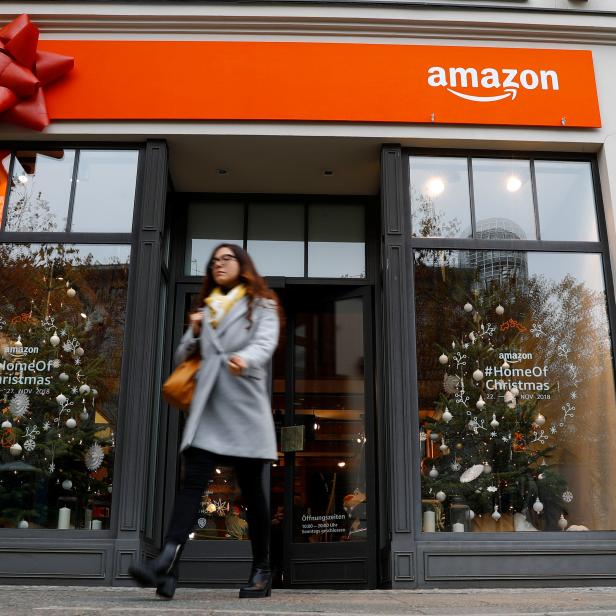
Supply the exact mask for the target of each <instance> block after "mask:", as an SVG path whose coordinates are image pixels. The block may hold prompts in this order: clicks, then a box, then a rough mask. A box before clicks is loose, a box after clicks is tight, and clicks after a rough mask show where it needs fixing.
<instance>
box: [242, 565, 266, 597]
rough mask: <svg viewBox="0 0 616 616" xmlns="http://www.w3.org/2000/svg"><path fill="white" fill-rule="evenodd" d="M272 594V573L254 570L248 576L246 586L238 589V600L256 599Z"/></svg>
mask: <svg viewBox="0 0 616 616" xmlns="http://www.w3.org/2000/svg"><path fill="white" fill-rule="evenodd" d="M271 594H272V572H271V571H270V570H269V569H260V568H258V567H257V568H255V569H253V570H252V573H251V574H250V579H249V580H248V585H247V586H243V587H242V588H240V599H258V598H261V597H269V596H270V595H271Z"/></svg>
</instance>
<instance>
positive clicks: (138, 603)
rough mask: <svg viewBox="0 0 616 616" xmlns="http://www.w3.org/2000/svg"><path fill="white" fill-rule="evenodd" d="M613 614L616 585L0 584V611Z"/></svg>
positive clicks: (63, 614) (4, 614)
mask: <svg viewBox="0 0 616 616" xmlns="http://www.w3.org/2000/svg"><path fill="white" fill-rule="evenodd" d="M103 614H105V615H106V614H110V615H113V616H121V615H122V614H127V615H130V616H133V615H134V616H138V615H141V614H142V615H143V616H153V615H157V614H160V615H162V616H174V615H184V614H185V615H191V616H197V615H199V616H201V615H202V616H235V615H238V616H239V615H245V616H264V615H267V616H307V615H310V614H315V615H318V616H347V615H349V614H353V615H363V614H369V615H371V616H398V615H402V614H405V615H406V614H408V615H416V614H426V615H447V616H449V615H460V616H471V615H481V616H514V615H515V616H527V615H528V616H530V615H533V616H534V615H538V614H541V615H548V614H549V615H551V616H568V615H584V616H587V615H592V614H599V615H604V616H616V588H556V589H554V588H551V589H545V588H533V589H522V588H516V589H496V590H494V589H492V590H486V589H482V590H479V589H466V590H408V591H392V590H365V591H344V590H341V591H329V590H320V591H318V590H304V591H302V590H275V591H274V592H273V593H272V597H271V598H269V599H250V600H248V599H244V600H239V599H238V598H237V590H232V589H216V590H211V589H210V590H201V589H194V588H180V589H179V590H178V592H177V594H176V597H175V599H173V601H161V600H159V599H156V598H155V596H154V594H153V591H151V590H147V589H141V588H108V587H104V588H92V587H78V586H0V615H1V616H26V615H27V616H33V615H34V616H99V615H100V616H102V615H103Z"/></svg>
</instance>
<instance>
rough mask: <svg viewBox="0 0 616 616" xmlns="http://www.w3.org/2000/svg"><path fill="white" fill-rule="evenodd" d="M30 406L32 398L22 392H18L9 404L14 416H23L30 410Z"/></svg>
mask: <svg viewBox="0 0 616 616" xmlns="http://www.w3.org/2000/svg"><path fill="white" fill-rule="evenodd" d="M29 407H30V399H29V398H28V396H27V395H26V394H24V393H22V392H19V393H16V394H15V395H14V396H13V398H12V400H11V402H10V404H9V410H10V411H11V413H12V414H13V416H14V417H23V416H24V415H25V414H26V413H27V412H28V408H29Z"/></svg>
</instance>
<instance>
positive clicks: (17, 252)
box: [0, 244, 130, 530]
mask: <svg viewBox="0 0 616 616" xmlns="http://www.w3.org/2000/svg"><path fill="white" fill-rule="evenodd" d="M129 257H130V246H128V245H77V244H64V245H57V244H53V245H51V244H36V245H35V244H3V245H0V278H1V279H2V280H3V282H4V283H5V284H3V285H2V288H1V289H0V415H1V417H0V424H1V425H0V442H1V444H2V447H0V527H4V528H21V529H27V528H57V529H86V530H100V529H108V528H109V527H110V513H111V500H112V491H113V490H112V488H113V479H114V457H115V455H114V454H115V433H116V428H117V421H118V397H119V388H120V377H119V375H120V374H121V364H122V350H123V344H124V330H125V321H126V303H127V293H128V274H129Z"/></svg>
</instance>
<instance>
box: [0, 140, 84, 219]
mask: <svg viewBox="0 0 616 616" xmlns="http://www.w3.org/2000/svg"><path fill="white" fill-rule="evenodd" d="M74 164H75V150H55V151H47V152H30V151H20V152H16V153H15V156H14V158H13V172H12V174H11V180H10V183H9V188H10V192H9V198H8V206H7V212H6V223H5V226H4V230H5V231H66V226H67V220H68V212H69V204H70V196H71V187H72V182H73V167H74Z"/></svg>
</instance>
